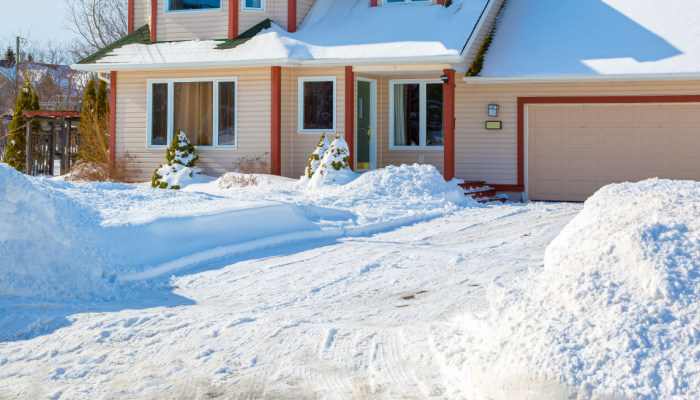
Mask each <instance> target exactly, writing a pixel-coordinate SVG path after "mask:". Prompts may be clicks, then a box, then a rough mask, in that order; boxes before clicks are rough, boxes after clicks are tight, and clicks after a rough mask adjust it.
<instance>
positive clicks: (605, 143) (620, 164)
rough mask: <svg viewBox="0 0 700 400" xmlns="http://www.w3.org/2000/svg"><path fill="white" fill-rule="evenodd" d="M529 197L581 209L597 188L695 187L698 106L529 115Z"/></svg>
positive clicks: (699, 158) (585, 108)
mask: <svg viewBox="0 0 700 400" xmlns="http://www.w3.org/2000/svg"><path fill="white" fill-rule="evenodd" d="M528 121H536V122H537V124H528V127H527V130H528V132H527V135H528V136H527V137H528V141H527V143H528V145H527V146H528V148H527V158H528V166H527V168H528V170H527V175H528V181H527V186H528V196H529V198H530V199H533V200H570V201H583V200H585V199H586V198H588V197H589V196H590V195H592V194H593V193H595V191H597V190H598V189H599V188H600V187H602V186H605V185H607V184H610V183H615V182H625V181H631V182H636V181H639V180H643V179H648V178H653V177H660V178H669V179H695V180H697V179H700V104H625V105H620V104H615V105H547V106H543V105H538V106H533V107H528Z"/></svg>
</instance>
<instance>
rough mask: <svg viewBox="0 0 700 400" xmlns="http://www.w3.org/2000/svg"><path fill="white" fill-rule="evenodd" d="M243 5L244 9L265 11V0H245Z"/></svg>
mask: <svg viewBox="0 0 700 400" xmlns="http://www.w3.org/2000/svg"><path fill="white" fill-rule="evenodd" d="M241 6H242V9H243V10H244V11H265V0H243V1H242V2H241Z"/></svg>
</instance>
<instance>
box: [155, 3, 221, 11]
mask: <svg viewBox="0 0 700 400" xmlns="http://www.w3.org/2000/svg"><path fill="white" fill-rule="evenodd" d="M166 4H168V11H192V10H218V9H220V8H221V0H166Z"/></svg>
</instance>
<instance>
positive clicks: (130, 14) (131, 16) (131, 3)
mask: <svg viewBox="0 0 700 400" xmlns="http://www.w3.org/2000/svg"><path fill="white" fill-rule="evenodd" d="M127 8H128V17H127V18H128V22H127V28H126V30H127V33H131V32H133V31H134V0H129V2H128V3H127Z"/></svg>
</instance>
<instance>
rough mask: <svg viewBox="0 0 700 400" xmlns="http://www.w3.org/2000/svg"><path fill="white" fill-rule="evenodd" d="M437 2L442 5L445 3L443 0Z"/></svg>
mask: <svg viewBox="0 0 700 400" xmlns="http://www.w3.org/2000/svg"><path fill="white" fill-rule="evenodd" d="M437 4H439V5H441V6H444V5H445V0H437Z"/></svg>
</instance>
